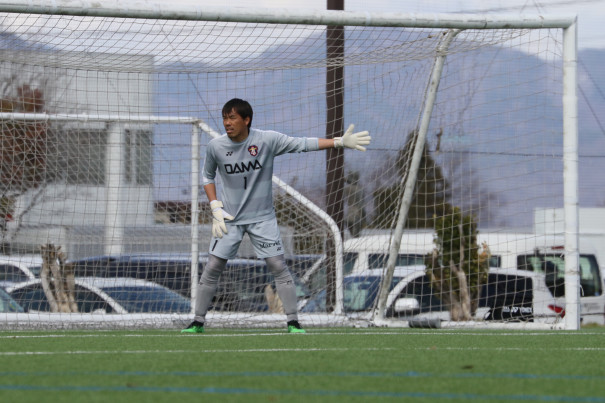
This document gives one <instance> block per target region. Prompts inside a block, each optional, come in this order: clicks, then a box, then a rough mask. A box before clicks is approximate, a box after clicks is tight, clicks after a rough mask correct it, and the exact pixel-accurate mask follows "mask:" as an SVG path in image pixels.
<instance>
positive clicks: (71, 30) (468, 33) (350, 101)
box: [0, 0, 605, 329]
mask: <svg viewBox="0 0 605 403" xmlns="http://www.w3.org/2000/svg"><path fill="white" fill-rule="evenodd" d="M192 3H193V2H188V1H183V2H179V1H173V2H170V3H159V2H152V1H120V2H103V3H99V4H98V5H91V4H90V3H89V2H84V1H63V0H55V1H43V0H39V1H17V0H15V1H12V2H3V3H2V4H0V29H1V32H2V35H1V36H0V64H1V66H2V68H1V69H0V91H1V93H0V105H1V106H2V108H1V111H0V121H1V124H2V126H1V132H0V135H1V136H2V141H1V142H0V186H1V188H2V194H1V199H0V207H1V210H0V213H1V217H0V218H1V219H2V227H1V230H2V237H3V238H2V240H3V242H2V247H3V251H2V254H1V256H0V259H4V260H5V261H6V262H7V263H6V264H7V265H12V266H11V267H13V266H14V267H18V268H19V270H20V273H23V274H20V275H21V276H22V277H19V278H18V276H17V275H16V274H14V275H8V274H7V275H5V278H6V281H5V282H4V283H3V284H2V286H3V288H4V289H5V290H6V291H7V294H8V295H7V296H5V299H6V301H7V302H6V303H5V305H6V306H7V308H6V309H5V311H6V313H3V314H2V315H3V316H2V318H3V319H2V320H0V326H4V327H14V326H23V327H32V326H41V327H50V326H58V327H68V326H74V327H87V326H113V327H128V326H132V325H136V326H153V327H158V326H165V327H175V328H179V327H180V326H183V325H185V324H187V323H188V322H189V321H190V319H191V317H192V315H191V311H192V302H191V301H193V300H195V298H196V295H195V284H196V282H197V280H198V278H199V275H200V273H201V271H202V270H203V267H204V264H205V262H206V259H207V251H208V246H209V241H210V227H209V225H210V223H211V220H212V215H211V213H210V210H209V206H208V203H207V200H206V198H205V196H204V195H203V191H202V192H201V186H200V167H201V164H202V162H203V158H204V153H205V149H206V145H207V143H208V142H209V141H210V140H211V139H212V138H214V137H217V136H220V135H221V133H223V127H222V116H221V108H222V106H223V104H224V103H225V102H226V101H227V100H229V99H231V98H235V97H237V98H243V99H246V100H248V101H249V102H250V103H251V105H252V107H253V109H254V119H253V126H254V127H258V128H261V129H270V130H275V131H278V132H282V133H285V134H288V135H291V136H295V137H303V136H305V137H327V138H332V137H338V136H341V135H342V134H343V132H344V130H345V129H346V128H347V127H348V125H350V124H355V127H356V129H359V130H368V131H369V132H370V134H371V136H372V143H371V144H370V145H369V146H368V149H367V151H366V152H358V151H350V150H347V151H343V150H342V149H330V150H327V151H322V152H313V153H301V154H287V155H283V156H280V157H278V158H277V159H276V164H275V167H274V177H273V183H274V187H273V192H274V195H273V196H274V202H275V208H276V214H277V217H278V222H279V224H280V228H281V232H282V236H283V241H284V249H285V256H286V259H287V263H288V265H289V266H290V268H291V271H292V272H293V274H294V275H295V277H296V282H297V292H298V294H299V295H298V296H299V317H300V321H301V322H302V323H303V325H304V326H306V327H313V326H426V327H445V326H452V327H459V326H466V327H479V326H508V327H511V328H512V327H523V328H530V327H548V328H567V329H578V328H579V326H580V323H581V321H582V322H583V323H589V322H596V323H602V322H603V318H604V317H605V315H604V312H603V309H604V307H605V303H604V301H603V300H601V299H602V298H603V297H602V295H603V292H602V291H603V290H602V289H601V288H602V284H603V282H602V280H601V277H600V273H599V270H598V261H597V260H596V257H595V255H594V254H592V252H591V251H588V250H586V251H585V250H581V249H580V248H579V246H580V245H579V242H578V218H577V217H578V190H577V189H578V173H577V172H578V167H577V164H578V152H577V121H576V119H577V99H576V52H577V51H576V41H577V39H576V30H577V27H576V20H575V18H574V17H549V16H539V15H536V16H525V17H520V16H505V15H490V16H486V15H450V14H440V15H411V14H410V15H408V14H373V13H358V12H346V11H334V10H327V11H317V10H314V11H296V10H285V9H276V10H264V9H241V8H214V7H206V6H202V5H199V4H192ZM219 186H220V183H219ZM545 209H562V210H563V211H564V214H563V216H564V220H563V221H562V222H561V221H557V222H555V221H556V220H560V216H559V215H557V217H554V216H553V217H548V216H545V218H544V220H545V221H547V223H545V222H541V223H539V226H540V228H563V230H561V231H559V232H560V233H559V232H555V231H554V230H553V231H552V233H544V232H543V231H542V232H540V233H537V231H536V230H535V228H536V225H537V224H536V222H535V221H536V220H535V217H536V214H535V211H545ZM548 224H552V225H548ZM562 234H565V235H562ZM7 267H8V266H7ZM595 267H596V269H595ZM7 273H8V269H7ZM23 276H24V277H23ZM135 280H136V281H135ZM272 282H273V278H272V275H271V273H269V272H268V271H267V268H266V266H265V264H264V262H263V261H262V260H258V259H256V257H255V255H254V252H253V250H252V248H251V247H250V245H249V244H248V243H246V240H244V243H243V244H242V245H241V247H240V250H239V256H238V258H237V259H234V260H232V261H230V262H229V265H228V267H227V269H226V271H225V273H223V276H222V279H221V283H220V285H219V290H218V292H217V295H216V297H215V300H214V301H213V306H212V309H211V311H210V313H209V315H208V324H207V326H276V325H279V326H282V325H283V322H284V319H285V318H284V315H283V308H282V306H281V302H280V300H279V298H278V296H277V295H276V293H275V289H274V287H273V286H272ZM154 287H155V288H154ZM580 295H582V297H581V298H582V299H586V301H585V302H587V303H586V304H584V303H583V302H584V301H581V298H580ZM10 297H12V298H13V299H14V300H15V301H11V300H10ZM70 298H71V299H70ZM71 300H74V301H75V304H73V303H71V304H70V303H69V301H71ZM66 301H67V302H68V303H61V302H66ZM581 302H582V304H581ZM74 305H75V306H74ZM581 306H598V308H596V309H595V311H594V312H592V311H586V310H585V311H581V309H580V307H581Z"/></svg>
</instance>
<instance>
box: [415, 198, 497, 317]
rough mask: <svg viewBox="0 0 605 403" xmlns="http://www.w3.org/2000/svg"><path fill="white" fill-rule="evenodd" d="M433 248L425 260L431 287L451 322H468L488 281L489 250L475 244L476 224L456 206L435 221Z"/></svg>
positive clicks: (484, 246)
mask: <svg viewBox="0 0 605 403" xmlns="http://www.w3.org/2000/svg"><path fill="white" fill-rule="evenodd" d="M435 233H436V238H435V249H434V250H433V252H432V253H431V254H430V255H428V256H427V258H426V270H427V275H428V276H429V278H430V279H431V286H432V287H433V289H434V290H435V291H436V294H437V295H439V296H440V298H441V300H442V301H443V303H444V304H445V305H446V306H448V307H449V311H450V313H451V319H452V320H454V321H460V320H470V319H471V317H472V315H474V313H475V312H476V310H477V305H478V301H479V296H480V292H481V286H482V285H483V284H485V282H486V281H487V273H488V270H489V249H488V248H487V246H486V245H483V247H482V250H481V251H480V248H479V246H478V245H477V224H476V223H475V221H474V219H473V217H472V216H471V215H463V214H462V212H461V211H460V208H458V207H455V208H453V209H451V210H450V211H448V212H447V213H446V214H444V215H442V216H440V217H436V219H435Z"/></svg>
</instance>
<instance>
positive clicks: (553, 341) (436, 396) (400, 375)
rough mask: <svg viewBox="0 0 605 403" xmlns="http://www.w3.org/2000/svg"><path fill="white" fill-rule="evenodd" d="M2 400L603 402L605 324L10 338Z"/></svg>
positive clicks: (0, 344) (3, 351) (3, 340)
mask: <svg viewBox="0 0 605 403" xmlns="http://www.w3.org/2000/svg"><path fill="white" fill-rule="evenodd" d="M0 357H1V359H0V362H1V363H2V370H1V371H0V374H1V376H0V401H2V402H41V401H44V402H55V401H56V402H59V401H61V402H63V401H70V402H111V403H120V402H128V403H132V402H135V401H137V402H138V401H144V402H166V401H220V402H257V401H258V402H309V401H313V402H341V401H342V402H367V401H404V402H405V401H444V402H446V401H447V402H484V401H503V402H506V401H547V402H559V401H560V402H605V328H590V329H583V330H581V331H578V332H563V331H552V332H551V331H534V332H529V331H480V330H466V331H463V330H455V331H454V330H447V329H377V328H369V329H340V328H331V329H313V328H311V329H308V333H307V334H304V335H300V334H286V333H285V330H284V329H274V330H258V329H257V330H216V329H207V333H205V334H191V335H189V334H188V335H182V334H180V333H179V329H175V330H174V331H53V332H46V331H36V332H0Z"/></svg>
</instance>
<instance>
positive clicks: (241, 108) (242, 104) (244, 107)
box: [223, 98, 253, 129]
mask: <svg viewBox="0 0 605 403" xmlns="http://www.w3.org/2000/svg"><path fill="white" fill-rule="evenodd" d="M232 110H235V112H236V113H237V114H238V115H240V116H241V117H242V119H246V118H250V122H248V129H250V126H251V125H252V114H253V112H252V106H250V104H249V103H248V101H244V100H243V99H239V98H233V99H231V100H229V101H227V103H226V104H225V106H223V116H227V115H228V114H229V113H230V112H231V111H232Z"/></svg>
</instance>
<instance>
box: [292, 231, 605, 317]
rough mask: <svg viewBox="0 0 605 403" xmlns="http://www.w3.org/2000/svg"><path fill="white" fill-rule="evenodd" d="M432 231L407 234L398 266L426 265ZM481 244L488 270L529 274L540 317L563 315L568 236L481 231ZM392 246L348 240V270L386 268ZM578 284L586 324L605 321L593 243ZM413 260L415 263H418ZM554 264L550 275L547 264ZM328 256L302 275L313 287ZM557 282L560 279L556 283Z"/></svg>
mask: <svg viewBox="0 0 605 403" xmlns="http://www.w3.org/2000/svg"><path fill="white" fill-rule="evenodd" d="M433 237H434V235H433V233H432V232H419V231H412V232H406V233H404V235H403V238H402V241H401V246H400V249H399V254H398V260H397V263H396V265H397V266H403V265H414V264H422V263H423V261H424V256H425V255H426V254H428V253H429V252H430V251H431V250H432V249H433V247H434V244H433ZM477 243H478V244H480V245H481V244H483V243H486V244H487V245H488V246H489V249H490V254H491V257H490V262H489V265H490V271H491V272H493V273H500V274H503V275H511V276H523V277H529V278H531V280H532V283H533V293H534V295H533V299H534V306H533V309H534V312H533V315H534V317H535V319H536V320H540V321H546V322H553V321H556V320H560V319H561V318H563V317H564V316H565V295H564V287H563V279H564V268H565V256H564V246H563V245H564V238H563V237H562V236H555V235H550V236H548V235H536V234H533V233H507V232H479V235H478V237H477ZM389 245H390V236H389V235H370V236H365V237H360V238H353V239H349V240H347V241H345V243H344V251H345V254H344V272H345V273H344V274H345V275H347V274H350V273H362V272H364V271H365V270H372V269H375V268H378V267H385V266H386V262H387V259H388V253H389ZM579 261H580V287H581V297H580V304H581V309H580V312H581V321H582V324H588V323H595V324H601V325H603V324H605V293H604V292H603V289H604V283H603V278H602V276H601V272H600V270H599V262H598V261H597V253H596V251H594V250H591V249H590V247H589V245H584V246H582V249H581V250H580V259H579ZM414 262H415V263H414ZM545 262H550V263H552V264H553V265H550V264H549V266H550V267H556V270H555V271H551V273H549V275H548V276H547V275H546V274H547V273H546V272H545V269H544V268H543V265H545V264H546V263H545ZM325 265H326V263H325V258H324V260H321V261H319V262H318V263H316V264H315V265H314V266H313V267H312V268H311V269H309V270H308V271H307V273H306V274H305V276H304V277H303V278H302V280H303V282H304V283H305V284H307V285H308V286H309V288H310V289H311V290H315V289H323V288H325V279H326V274H325ZM553 281H554V282H555V283H556V284H555V283H553Z"/></svg>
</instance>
